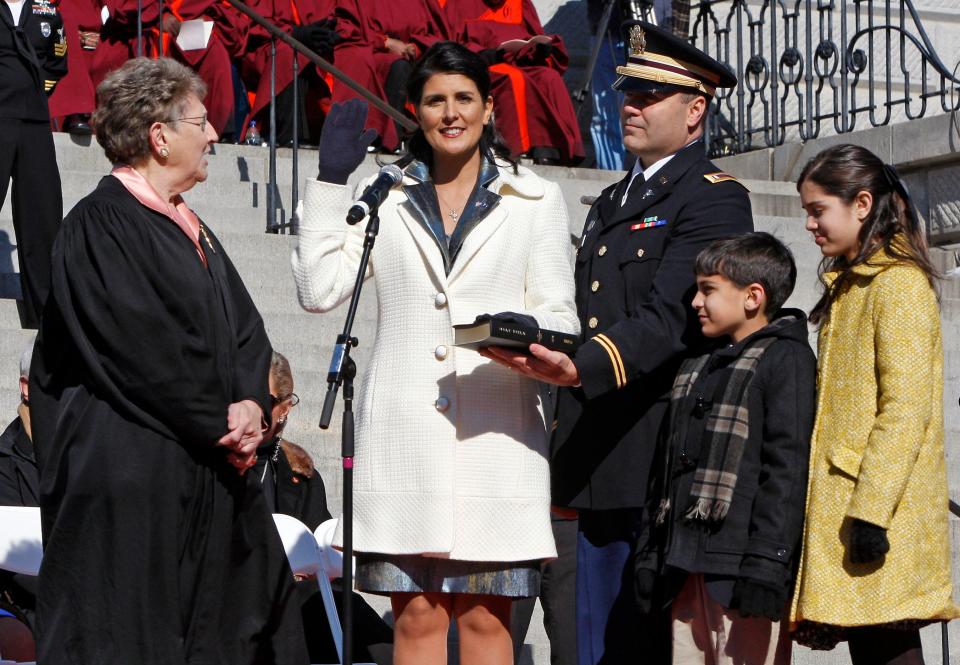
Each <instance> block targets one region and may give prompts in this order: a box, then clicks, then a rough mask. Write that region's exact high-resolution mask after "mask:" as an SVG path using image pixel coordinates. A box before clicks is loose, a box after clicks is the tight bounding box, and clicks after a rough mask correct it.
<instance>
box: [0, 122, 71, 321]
mask: <svg viewBox="0 0 960 665" xmlns="http://www.w3.org/2000/svg"><path fill="white" fill-rule="evenodd" d="M11 178H13V196H12V199H13V229H14V232H15V233H16V241H17V246H16V249H17V258H18V261H19V263H20V287H21V291H22V293H23V296H22V297H23V301H22V307H21V308H20V323H21V325H22V326H23V327H24V328H38V327H39V325H40V314H41V313H42V312H43V304H44V302H45V301H46V299H47V294H48V293H49V292H50V250H51V248H52V247H53V239H54V237H55V236H56V235H57V229H58V228H59V227H60V220H61V219H63V193H62V191H61V189H60V171H59V169H58V168H57V154H56V151H55V150H54V148H53V135H52V134H51V132H50V123H49V121H47V120H44V121H43V122H32V121H27V120H16V119H11V118H0V208H2V207H3V205H4V204H5V202H6V199H7V186H8V183H9V182H10V179H11ZM6 240H7V245H10V243H9V239H6ZM10 248H11V249H12V246H10ZM3 249H4V245H3V238H0V252H2V251H3ZM4 263H7V264H9V265H4ZM4 268H6V269H7V270H8V271H12V269H13V266H12V264H11V262H10V257H9V255H6V256H3V255H2V254H0V270H3V269H4Z"/></svg>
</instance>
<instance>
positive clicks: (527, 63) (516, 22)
mask: <svg viewBox="0 0 960 665" xmlns="http://www.w3.org/2000/svg"><path fill="white" fill-rule="evenodd" d="M444 11H445V12H446V15H447V22H448V25H449V26H450V27H451V30H452V32H453V34H454V35H455V36H456V37H455V38H456V40H457V41H459V42H460V43H462V44H465V45H466V46H467V47H468V48H470V49H471V50H473V51H477V52H479V51H483V50H486V49H496V48H498V47H499V46H500V44H502V43H504V42H506V41H508V40H512V39H522V40H527V39H529V38H531V37H534V36H536V35H543V34H544V31H543V26H542V25H541V24H540V19H539V17H538V16H537V11H536V9H534V6H533V3H532V2H531V0H446V3H445V6H444ZM550 43H551V45H552V46H553V52H552V54H551V55H550V56H549V57H547V58H542V57H538V56H537V54H536V52H535V49H534V48H533V46H532V45H531V46H528V47H524V48H521V49H520V50H518V51H516V52H514V53H508V54H507V55H506V57H505V61H504V62H498V63H497V64H495V65H493V66H491V67H490V78H491V82H492V93H493V103H494V113H495V118H496V124H497V129H498V130H499V131H500V133H501V134H502V135H503V138H504V139H505V140H506V142H507V145H508V146H509V147H510V151H511V152H512V153H513V154H515V155H520V154H523V153H525V152H528V151H529V150H530V149H531V148H535V147H553V148H556V149H557V150H559V151H560V157H561V159H563V160H567V161H570V160H575V159H577V158H580V157H583V155H584V152H583V141H582V139H581V137H580V127H579V125H578V124H577V116H576V113H575V112H574V110H573V103H572V102H571V101H570V93H569V91H568V90H567V86H566V85H565V84H564V82H563V78H562V77H561V74H562V73H563V72H564V71H565V70H566V68H567V62H568V58H567V52H566V49H565V48H564V46H563V40H562V39H561V38H560V36H559V35H553V36H551V42H550Z"/></svg>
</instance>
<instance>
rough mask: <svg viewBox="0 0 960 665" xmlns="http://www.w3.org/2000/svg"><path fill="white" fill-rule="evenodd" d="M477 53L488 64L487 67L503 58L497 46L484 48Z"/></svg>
mask: <svg viewBox="0 0 960 665" xmlns="http://www.w3.org/2000/svg"><path fill="white" fill-rule="evenodd" d="M477 55H479V56H480V59H481V60H483V61H484V62H485V63H486V64H487V67H490V66H491V65H495V64H497V63H498V62H500V61H502V60H503V54H502V53H501V52H500V51H498V50H497V49H495V48H487V49H483V50H482V51H480V52H479V53H477Z"/></svg>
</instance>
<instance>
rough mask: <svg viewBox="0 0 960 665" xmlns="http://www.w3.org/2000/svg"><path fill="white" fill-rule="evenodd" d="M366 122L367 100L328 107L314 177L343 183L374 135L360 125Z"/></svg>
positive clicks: (356, 100)
mask: <svg viewBox="0 0 960 665" xmlns="http://www.w3.org/2000/svg"><path fill="white" fill-rule="evenodd" d="M366 121H367V103H366V102H365V101H363V100H362V99H348V100H347V101H345V102H343V103H339V104H334V105H333V106H332V107H331V108H330V112H329V113H328V114H327V117H326V120H324V122H323V131H321V132H320V146H319V151H320V158H319V163H318V165H317V166H318V168H317V180H323V181H324V182H332V183H334V184H336V185H345V184H347V178H349V177H350V174H351V173H353V172H354V171H355V170H356V169H357V167H358V166H360V164H361V163H362V162H363V158H364V157H365V156H366V154H367V146H369V145H370V143H371V142H373V139H374V138H376V136H377V132H376V130H374V129H372V128H371V129H364V128H363V125H364V123H366Z"/></svg>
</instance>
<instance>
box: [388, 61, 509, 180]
mask: <svg viewBox="0 0 960 665" xmlns="http://www.w3.org/2000/svg"><path fill="white" fill-rule="evenodd" d="M434 74H461V75H463V76H466V77H467V78H468V79H470V80H471V81H473V82H474V83H475V84H476V86H477V90H479V91H480V99H481V101H486V99H487V97H489V96H490V73H489V72H488V71H487V63H486V62H484V61H483V59H482V58H481V57H480V56H478V55H477V54H476V53H474V52H473V51H471V50H470V49H468V48H466V47H465V46H462V45H460V44H457V43H455V42H437V43H436V44H434V45H433V46H431V47H430V48H429V49H427V52H426V53H424V54H423V57H422V58H420V60H419V61H417V64H415V65H414V66H413V70H412V71H411V72H410V76H409V78H408V79H407V99H408V100H410V103H411V104H413V105H414V106H417V105H418V104H419V103H420V98H421V97H422V96H423V87H424V86H425V85H426V84H427V81H428V80H429V79H430V77H431V76H433V75H434ZM408 152H409V153H410V154H411V155H413V157H414V158H415V159H417V160H419V161H421V162H423V163H424V164H426V165H427V166H430V167H432V166H433V149H432V148H431V147H430V144H429V143H427V138H426V137H425V136H424V135H423V130H422V129H420V128H417V130H416V132H414V134H413V136H412V137H411V138H410V147H409V150H408ZM480 154H482V155H483V156H484V157H486V158H487V159H489V160H490V161H493V160H494V158H495V157H498V158H500V159H501V160H503V161H506V162H508V163H509V164H510V165H511V166H513V171H514V173H516V171H517V162H516V160H514V159H512V158H511V156H510V149H509V148H507V146H506V144H505V143H504V142H503V139H501V138H500V135H499V134H498V133H497V130H496V128H495V127H494V124H493V118H492V117H491V118H490V122H488V123H487V124H486V125H484V127H483V133H482V134H481V135H480Z"/></svg>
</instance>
